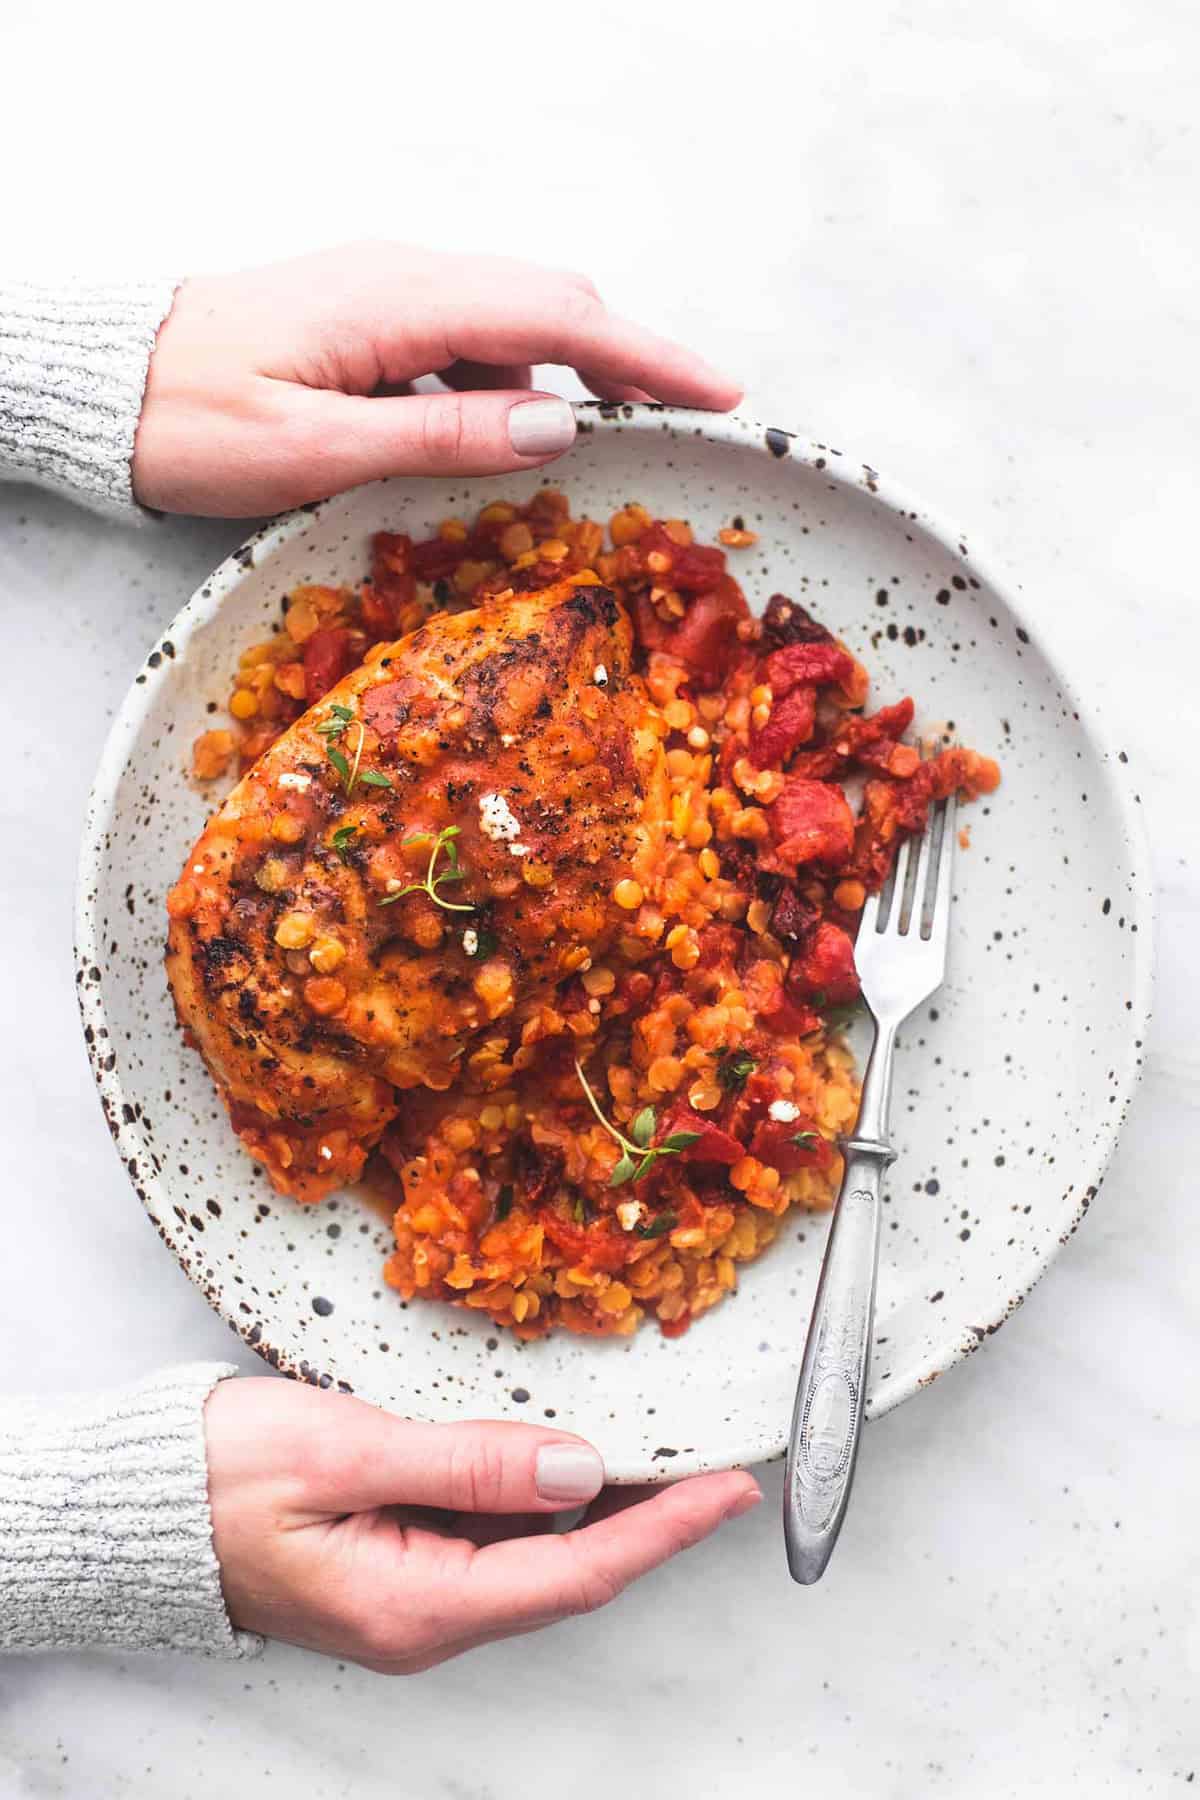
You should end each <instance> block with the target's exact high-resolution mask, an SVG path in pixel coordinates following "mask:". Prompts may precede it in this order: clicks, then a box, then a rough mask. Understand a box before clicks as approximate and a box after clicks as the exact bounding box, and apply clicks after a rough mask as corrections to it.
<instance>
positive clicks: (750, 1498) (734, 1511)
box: [724, 1488, 762, 1519]
mask: <svg viewBox="0 0 1200 1800" xmlns="http://www.w3.org/2000/svg"><path fill="white" fill-rule="evenodd" d="M761 1499H762V1494H761V1493H760V1492H759V1490H758V1488H750V1489H749V1491H748V1492H747V1493H744V1494H739V1495H738V1497H737V1499H736V1500H735V1501H734V1502H733V1505H732V1506H727V1507H726V1508H725V1515H724V1516H725V1518H727V1519H740V1518H741V1516H742V1514H743V1513H748V1512H753V1510H754V1508H755V1507H756V1506H757V1505H758V1503H759V1501H760V1500H761Z"/></svg>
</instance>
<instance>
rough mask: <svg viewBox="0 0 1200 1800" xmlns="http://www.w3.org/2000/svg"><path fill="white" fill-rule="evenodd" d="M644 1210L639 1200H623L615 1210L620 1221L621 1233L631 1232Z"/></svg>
mask: <svg viewBox="0 0 1200 1800" xmlns="http://www.w3.org/2000/svg"><path fill="white" fill-rule="evenodd" d="M644 1210H645V1208H644V1207H643V1206H642V1203H641V1201H640V1200H623V1201H622V1202H621V1204H620V1206H618V1208H617V1217H618V1219H620V1221H621V1230H622V1231H632V1230H633V1228H634V1226H635V1225H636V1224H637V1222H638V1220H639V1219H640V1218H641V1216H642V1213H643V1212H644Z"/></svg>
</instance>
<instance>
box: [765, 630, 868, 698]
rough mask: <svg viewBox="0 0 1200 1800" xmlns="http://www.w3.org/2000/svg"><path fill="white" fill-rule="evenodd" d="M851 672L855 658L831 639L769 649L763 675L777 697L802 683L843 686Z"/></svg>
mask: <svg viewBox="0 0 1200 1800" xmlns="http://www.w3.org/2000/svg"><path fill="white" fill-rule="evenodd" d="M853 674H854V658H853V657H852V656H851V654H850V652H849V651H848V650H843V649H842V646H841V645H840V644H835V643H834V641H833V639H832V638H830V639H829V640H828V642H825V643H815V644H814V643H808V644H788V645H787V646H786V647H785V648H784V649H782V650H772V652H771V654H770V656H768V658H767V663H766V676H767V680H768V682H769V683H770V686H771V692H772V693H773V694H774V696H775V698H776V700H778V699H780V698H781V696H782V695H784V694H790V693H791V691H792V689H793V688H794V687H799V686H800V685H801V683H804V684H806V685H809V686H814V687H822V686H828V685H830V684H832V683H834V682H836V683H837V685H838V686H839V687H846V686H847V685H848V683H849V682H850V680H851V678H852V677H853Z"/></svg>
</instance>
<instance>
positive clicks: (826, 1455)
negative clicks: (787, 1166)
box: [783, 1138, 895, 1585]
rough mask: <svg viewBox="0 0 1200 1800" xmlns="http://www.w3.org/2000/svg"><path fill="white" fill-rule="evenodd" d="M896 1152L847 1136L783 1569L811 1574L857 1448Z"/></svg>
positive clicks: (836, 1527) (804, 1376) (788, 1488)
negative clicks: (888, 1182)
mask: <svg viewBox="0 0 1200 1800" xmlns="http://www.w3.org/2000/svg"><path fill="white" fill-rule="evenodd" d="M894 1155H895V1152H894V1151H893V1150H891V1149H890V1148H889V1147H888V1146H887V1145H886V1144H882V1143H878V1142H874V1141H871V1140H864V1139H861V1138H856V1139H851V1140H850V1142H849V1143H847V1145H846V1169H845V1174H844V1175H843V1178H842V1186H841V1191H840V1193H839V1195H838V1200H837V1206H836V1208H835V1210H834V1215H833V1222H832V1224H831V1226H830V1230H829V1241H828V1243H827V1245H826V1248H825V1260H824V1262H823V1263H822V1265H821V1279H820V1282H819V1283H818V1286H817V1297H816V1301H815V1304H814V1306H813V1315H812V1322H811V1324H810V1326H809V1332H808V1341H807V1343H806V1344H805V1348H804V1361H803V1363H802V1365H801V1369H800V1383H799V1386H798V1388H797V1390H796V1407H795V1412H794V1414H793V1416H792V1434H791V1439H790V1442H789V1445H788V1458H787V1476H786V1480H785V1484H784V1502H783V1523H784V1539H785V1542H786V1544H787V1557H788V1568H789V1569H790V1570H791V1573H792V1577H793V1579H794V1580H796V1581H800V1582H803V1583H805V1584H806V1585H807V1584H809V1583H811V1582H814V1581H816V1580H818V1578H819V1577H820V1575H821V1574H822V1573H823V1571H824V1568H825V1565H826V1563H827V1562H828V1561H829V1558H830V1555H831V1554H832V1551H833V1546H834V1544H835V1543H836V1542H837V1536H838V1532H839V1531H840V1530H841V1526H842V1518H843V1515H844V1513H845V1510H846V1502H847V1501H848V1499H849V1498H850V1484H851V1481H852V1480H853V1476H854V1464H855V1460H856V1458H857V1456H858V1441H859V1435H860V1431H861V1427H862V1412H863V1400H864V1397H865V1394H866V1384H867V1370H868V1366H869V1363H870V1354H871V1327H872V1323H873V1320H874V1316H875V1272H876V1267H877V1265H878V1261H879V1210H880V1186H881V1182H882V1178H883V1171H884V1169H885V1168H886V1167H887V1165H888V1163H889V1162H891V1160H892V1158H893V1156H894Z"/></svg>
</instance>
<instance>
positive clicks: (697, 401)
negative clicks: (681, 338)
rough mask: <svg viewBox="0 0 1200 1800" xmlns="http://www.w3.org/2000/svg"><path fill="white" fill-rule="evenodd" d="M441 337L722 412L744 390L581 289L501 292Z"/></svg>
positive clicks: (470, 350)
mask: <svg viewBox="0 0 1200 1800" xmlns="http://www.w3.org/2000/svg"><path fill="white" fill-rule="evenodd" d="M445 336H446V341H447V345H448V347H449V348H450V350H451V352H452V354H453V356H454V357H456V358H457V357H466V358H470V359H479V360H481V361H484V362H494V363H495V362H514V363H526V362H528V363H565V364H567V365H568V366H569V367H570V368H573V369H587V370H588V372H589V374H590V375H594V376H596V377H597V378H598V379H599V380H601V381H606V382H617V383H620V384H622V385H627V386H628V385H632V386H634V387H637V388H639V389H640V390H641V391H642V392H644V393H646V394H649V395H652V396H653V397H654V398H655V399H656V400H666V401H669V402H670V403H671V404H672V405H676V406H700V407H709V408H712V409H714V410H716V411H719V412H727V411H728V410H729V409H730V408H732V407H734V406H736V405H737V403H738V401H739V400H740V399H741V397H742V388H741V385H740V384H739V383H738V382H736V381H733V380H732V379H731V378H730V377H729V376H727V375H722V374H720V373H719V372H718V371H717V370H716V369H714V368H712V367H711V366H710V365H709V364H708V363H706V362H705V361H704V358H703V357H701V356H697V355H696V353H695V351H693V350H687V349H685V348H684V346H683V345H682V344H676V343H673V342H672V341H671V340H670V339H669V338H664V337H659V336H658V335H657V333H655V332H653V331H648V330H647V329H646V328H645V326H644V325H638V324H636V323H635V322H634V321H633V320H632V319H623V318H621V317H620V315H619V314H617V313H611V312H609V311H608V309H607V307H605V306H604V305H603V304H602V303H601V302H600V301H598V300H596V299H595V298H594V297H593V296H592V295H591V294H589V293H587V292H586V290H583V289H580V288H565V289H556V288H555V287H553V286H549V287H547V288H545V289H534V290H532V291H530V292H516V293H514V294H512V295H509V294H507V293H506V294H503V295H500V296H498V297H497V298H496V299H495V300H494V301H493V302H492V304H491V305H489V307H488V308H487V309H486V311H485V312H484V313H483V315H482V316H480V315H479V313H478V312H467V313H464V314H463V315H462V316H461V317H455V318H452V319H451V320H450V321H449V322H448V323H447V325H446V328H445Z"/></svg>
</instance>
